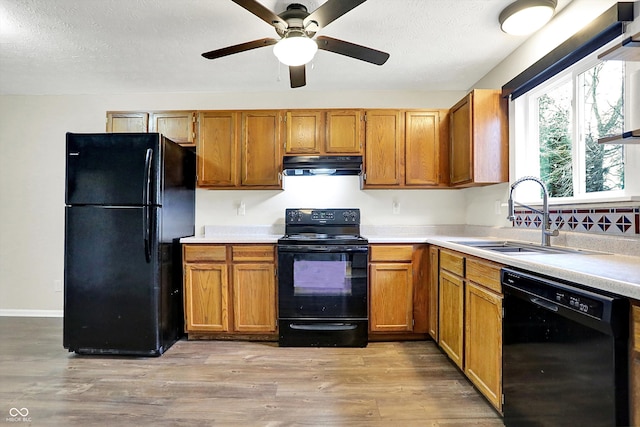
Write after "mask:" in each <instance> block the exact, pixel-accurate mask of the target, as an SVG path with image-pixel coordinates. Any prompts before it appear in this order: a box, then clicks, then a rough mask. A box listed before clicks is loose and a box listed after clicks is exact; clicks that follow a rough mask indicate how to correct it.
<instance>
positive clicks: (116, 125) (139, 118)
mask: <svg viewBox="0 0 640 427" xmlns="http://www.w3.org/2000/svg"><path fill="white" fill-rule="evenodd" d="M148 130H149V113H146V112H141V111H107V132H109V133H123V132H147V131H148Z"/></svg>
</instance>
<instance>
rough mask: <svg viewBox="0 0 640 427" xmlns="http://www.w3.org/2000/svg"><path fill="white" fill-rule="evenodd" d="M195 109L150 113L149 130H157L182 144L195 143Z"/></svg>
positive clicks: (192, 144)
mask: <svg viewBox="0 0 640 427" xmlns="http://www.w3.org/2000/svg"><path fill="white" fill-rule="evenodd" d="M195 122H196V113H195V111H158V112H152V113H151V125H150V127H149V132H157V133H161V134H162V135H164V136H166V137H167V138H169V139H170V140H172V141H175V142H177V143H178V144H180V145H184V146H195V145H196V132H195Z"/></svg>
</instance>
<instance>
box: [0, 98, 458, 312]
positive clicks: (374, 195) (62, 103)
mask: <svg viewBox="0 0 640 427" xmlns="http://www.w3.org/2000/svg"><path fill="white" fill-rule="evenodd" d="M463 96H464V92H441V93H421V92H406V93H405V92H370V93H349V92H340V93H309V92H305V96H304V97H301V96H300V95H298V93H297V92H295V91H291V92H285V93H257V94H252V95H246V94H243V95H238V94H214V93H209V94H199V93H198V94H196V93H193V94H185V93H183V94H175V93H167V94H138V95H116V94H114V95H86V96H83V95H81V96H0V311H2V312H4V313H11V310H32V311H33V313H35V314H37V313H40V314H46V313H45V312H42V311H41V310H45V311H46V310H54V311H55V310H57V311H60V310H62V306H63V298H62V292H60V291H56V285H55V281H62V279H63V250H64V167H65V163H64V162H65V153H64V141H65V133H66V132H68V131H69V132H103V131H104V129H105V112H106V111H108V110H137V109H140V110H146V109H149V110H153V109H157V110H163V109H164V110H170V109H259V108H265V109H271V108H347V107H365V108H449V107H450V106H452V105H453V104H455V103H456V102H457V101H458V100H459V99H460V98H462V97H463ZM305 179H307V178H306V177H305V178H301V177H291V178H285V186H286V189H285V190H284V191H208V190H198V192H197V222H198V228H197V230H198V231H201V230H202V226H203V225H207V224H210V225H220V224H260V225H262V224H275V223H278V222H281V221H282V217H283V212H284V209H285V208H286V207H292V206H303V205H306V206H311V205H315V206H346V205H349V206H354V207H360V208H362V209H363V215H364V218H365V219H364V221H365V223H367V224H380V225H388V224H421V225H422V224H438V223H448V224H453V223H464V221H465V200H464V193H463V192H460V191H454V190H413V191H379V190H378V191H361V190H360V189H359V184H358V180H357V178H355V177H330V178H325V179H327V181H322V179H317V178H308V179H310V180H309V181H305ZM309 187H313V190H312V191H309ZM240 200H242V201H244V202H245V205H246V215H245V216H242V217H240V216H237V215H236V208H235V204H236V203H237V202H238V201H240ZM396 200H397V201H399V202H400V206H401V209H400V214H398V215H394V214H392V209H391V205H392V202H393V201H396Z"/></svg>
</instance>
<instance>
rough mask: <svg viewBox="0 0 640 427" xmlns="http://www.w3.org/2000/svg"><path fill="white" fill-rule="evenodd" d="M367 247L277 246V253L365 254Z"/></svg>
mask: <svg viewBox="0 0 640 427" xmlns="http://www.w3.org/2000/svg"><path fill="white" fill-rule="evenodd" d="M368 250H369V248H368V247H367V246H316V245H313V246H312V245H309V246H305V245H295V246H294V245H278V251H279V252H296V253H327V252H342V253H344V252H367V251H368Z"/></svg>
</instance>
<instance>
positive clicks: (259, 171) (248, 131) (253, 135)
mask: <svg viewBox="0 0 640 427" xmlns="http://www.w3.org/2000/svg"><path fill="white" fill-rule="evenodd" d="M281 122H282V115H281V114H280V112H279V111H246V112H243V113H242V136H241V144H240V147H241V152H240V159H241V175H240V184H241V185H243V186H256V187H267V188H281V186H282V185H281V171H282V155H281V151H280V147H281V143H282V136H281V132H282V129H281V128H282V125H281Z"/></svg>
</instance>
